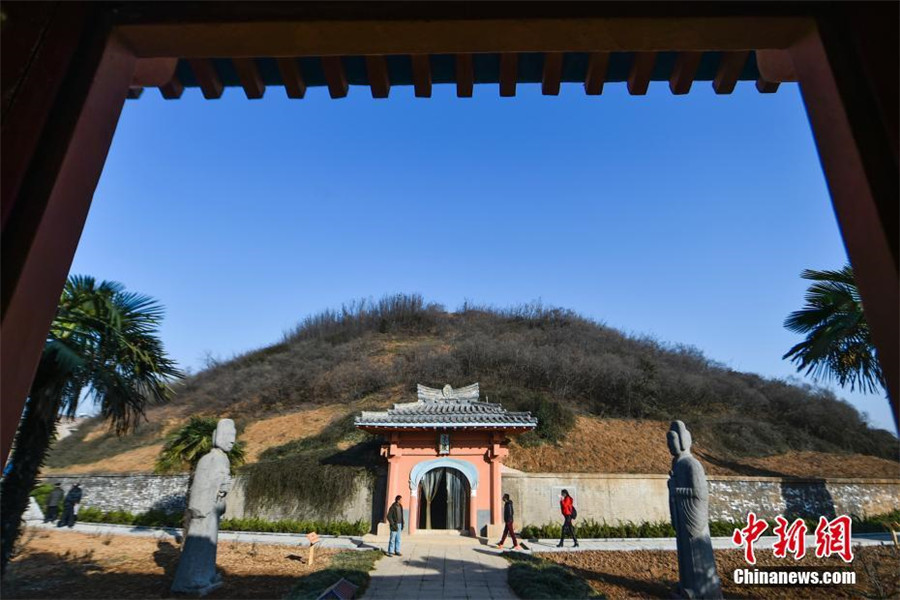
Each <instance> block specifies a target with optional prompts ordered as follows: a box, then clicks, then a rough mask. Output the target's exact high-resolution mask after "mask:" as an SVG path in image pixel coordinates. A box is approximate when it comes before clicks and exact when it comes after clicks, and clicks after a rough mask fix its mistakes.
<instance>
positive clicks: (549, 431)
mask: <svg viewBox="0 0 900 600" xmlns="http://www.w3.org/2000/svg"><path fill="white" fill-rule="evenodd" d="M491 401H492V402H499V403H500V404H502V405H503V407H504V408H506V409H507V410H512V411H528V412H530V413H531V415H532V416H534V417H537V420H538V425H537V427H536V428H535V429H534V431H529V432H528V433H524V434H522V435H520V436H518V437H517V438H516V441H517V442H518V443H519V444H520V445H521V446H537V445H539V444H544V443H548V442H550V443H554V442H558V441H560V440H561V439H563V438H564V437H565V436H566V434H568V433H569V432H570V431H571V430H572V428H573V427H575V413H574V412H573V411H572V409H571V408H569V407H568V406H566V405H564V404H562V403H561V402H557V401H556V400H552V399H550V398H548V397H547V396H546V395H545V394H543V393H541V392H533V391H530V390H510V389H504V390H501V391H500V392H499V393H497V394H496V396H494V397H492V398H491Z"/></svg>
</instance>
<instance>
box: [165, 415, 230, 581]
mask: <svg viewBox="0 0 900 600" xmlns="http://www.w3.org/2000/svg"><path fill="white" fill-rule="evenodd" d="M235 433H236V432H235V428H234V421H232V420H231V419H221V420H220V421H219V423H218V425H217V426H216V431H215V433H213V449H212V450H210V451H209V453H208V454H206V455H205V456H204V457H203V458H201V459H200V461H199V462H198V463H197V468H196V470H195V471H194V481H193V483H192V484H191V493H190V497H189V499H188V511H189V513H190V528H189V529H188V531H187V534H186V539H185V541H184V546H183V547H182V550H181V559H180V560H179V561H178V570H177V571H176V572H175V581H174V582H173V583H172V591H173V592H180V593H187V594H199V595H201V596H204V595H206V594H208V593H209V592H211V591H213V590H214V589H216V588H218V587H219V586H221V585H222V575H221V574H220V573H218V572H216V544H217V543H218V539H219V519H220V518H221V517H222V514H223V513H224V512H225V496H226V495H227V494H228V492H229V491H230V490H231V475H230V472H231V468H230V464H229V461H228V455H227V454H226V453H227V452H228V451H229V450H231V448H232V446H234V441H235Z"/></svg>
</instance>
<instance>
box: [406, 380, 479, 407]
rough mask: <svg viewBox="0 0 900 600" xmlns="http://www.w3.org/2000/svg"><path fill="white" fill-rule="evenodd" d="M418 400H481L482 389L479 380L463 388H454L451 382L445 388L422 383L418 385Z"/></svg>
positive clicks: (463, 401)
mask: <svg viewBox="0 0 900 600" xmlns="http://www.w3.org/2000/svg"><path fill="white" fill-rule="evenodd" d="M416 388H417V392H418V402H456V403H470V402H479V401H480V400H481V391H480V388H479V385H478V382H475V383H472V384H470V385H467V386H463V387H461V388H453V386H451V385H450V384H447V385H445V386H444V387H443V388H432V387H428V386H426V385H422V384H421V383H420V384H418V385H417V386H416Z"/></svg>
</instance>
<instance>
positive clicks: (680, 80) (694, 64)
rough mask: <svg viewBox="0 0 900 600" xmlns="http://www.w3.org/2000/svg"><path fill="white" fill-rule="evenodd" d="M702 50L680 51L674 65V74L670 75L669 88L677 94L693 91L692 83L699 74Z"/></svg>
mask: <svg viewBox="0 0 900 600" xmlns="http://www.w3.org/2000/svg"><path fill="white" fill-rule="evenodd" d="M702 58H703V53H702V52H679V53H678V56H677V57H676V58H675V66H674V67H672V75H671V76H670V77H669V89H670V90H672V93H673V94H675V95H681V94H687V93H688V92H690V91H691V84H693V83H694V77H695V76H696V75H697V68H698V67H699V66H700V59H702Z"/></svg>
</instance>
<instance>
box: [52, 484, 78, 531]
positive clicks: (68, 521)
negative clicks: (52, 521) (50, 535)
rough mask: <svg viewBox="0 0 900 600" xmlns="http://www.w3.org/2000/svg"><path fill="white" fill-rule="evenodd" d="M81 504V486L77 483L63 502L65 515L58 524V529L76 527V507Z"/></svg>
mask: <svg viewBox="0 0 900 600" xmlns="http://www.w3.org/2000/svg"><path fill="white" fill-rule="evenodd" d="M80 503H81V486H80V485H78V484H77V483H76V484H75V485H73V486H72V489H71V490H69V493H68V494H66V499H65V500H64V501H63V515H62V518H61V519H60V520H59V523H57V527H69V528H72V527H74V526H75V507H76V506H77V505H78V504H80Z"/></svg>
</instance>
